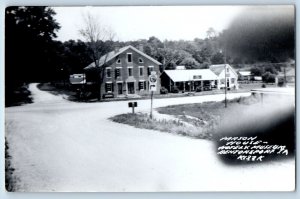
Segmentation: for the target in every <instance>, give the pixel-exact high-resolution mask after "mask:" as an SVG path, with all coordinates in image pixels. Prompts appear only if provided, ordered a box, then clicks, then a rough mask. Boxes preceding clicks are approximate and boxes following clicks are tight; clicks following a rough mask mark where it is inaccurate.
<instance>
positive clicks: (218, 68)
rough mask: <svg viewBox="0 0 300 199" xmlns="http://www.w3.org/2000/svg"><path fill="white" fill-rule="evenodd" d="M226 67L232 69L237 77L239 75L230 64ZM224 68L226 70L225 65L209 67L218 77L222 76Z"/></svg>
mask: <svg viewBox="0 0 300 199" xmlns="http://www.w3.org/2000/svg"><path fill="white" fill-rule="evenodd" d="M226 67H229V68H231V69H232V71H233V72H234V73H235V75H237V73H236V72H235V71H234V69H233V68H232V67H231V66H230V65H229V64H226ZM224 68H225V64H216V65H211V66H209V69H210V70H212V71H213V72H214V73H215V74H216V75H218V76H219V75H220V74H221V72H222V71H223V70H224Z"/></svg>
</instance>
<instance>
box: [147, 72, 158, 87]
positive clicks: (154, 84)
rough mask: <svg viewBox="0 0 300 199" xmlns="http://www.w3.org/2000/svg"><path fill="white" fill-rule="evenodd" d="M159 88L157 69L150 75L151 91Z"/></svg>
mask: <svg viewBox="0 0 300 199" xmlns="http://www.w3.org/2000/svg"><path fill="white" fill-rule="evenodd" d="M156 90H157V75H156V72H155V71H152V72H151V75H150V76H149V91H150V92H152V91H156Z"/></svg>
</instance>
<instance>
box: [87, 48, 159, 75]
mask: <svg viewBox="0 0 300 199" xmlns="http://www.w3.org/2000/svg"><path fill="white" fill-rule="evenodd" d="M128 49H131V50H133V51H135V52H137V53H138V54H140V55H142V56H144V57H146V58H147V59H149V60H151V61H153V62H154V63H156V64H158V65H162V64H161V63H160V62H158V61H157V60H155V59H153V58H152V57H150V56H149V55H147V54H145V53H143V52H142V51H139V50H138V49H136V48H135V47H133V46H131V45H129V46H125V47H123V48H120V49H119V50H118V51H117V52H116V51H111V52H109V53H107V54H105V55H103V56H102V57H101V58H100V59H99V66H102V65H103V64H104V62H109V61H110V60H112V59H113V58H115V57H116V56H118V55H120V54H121V53H123V52H125V51H126V50H128ZM105 60H106V61H105ZM91 68H95V63H94V62H92V63H91V64H90V65H88V66H87V67H85V68H84V69H85V70H86V69H91Z"/></svg>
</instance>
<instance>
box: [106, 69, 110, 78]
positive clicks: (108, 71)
mask: <svg viewBox="0 0 300 199" xmlns="http://www.w3.org/2000/svg"><path fill="white" fill-rule="evenodd" d="M106 77H107V78H110V77H111V69H110V68H107V69H106Z"/></svg>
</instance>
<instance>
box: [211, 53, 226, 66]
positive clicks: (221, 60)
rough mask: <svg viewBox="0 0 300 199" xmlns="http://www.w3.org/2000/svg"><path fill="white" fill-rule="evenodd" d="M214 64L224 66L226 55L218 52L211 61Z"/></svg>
mask: <svg viewBox="0 0 300 199" xmlns="http://www.w3.org/2000/svg"><path fill="white" fill-rule="evenodd" d="M210 61H211V63H212V64H223V63H224V55H223V54H222V53H220V52H216V53H215V54H213V55H212V57H211V59H210Z"/></svg>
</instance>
